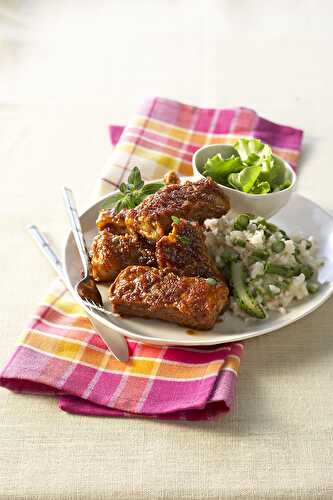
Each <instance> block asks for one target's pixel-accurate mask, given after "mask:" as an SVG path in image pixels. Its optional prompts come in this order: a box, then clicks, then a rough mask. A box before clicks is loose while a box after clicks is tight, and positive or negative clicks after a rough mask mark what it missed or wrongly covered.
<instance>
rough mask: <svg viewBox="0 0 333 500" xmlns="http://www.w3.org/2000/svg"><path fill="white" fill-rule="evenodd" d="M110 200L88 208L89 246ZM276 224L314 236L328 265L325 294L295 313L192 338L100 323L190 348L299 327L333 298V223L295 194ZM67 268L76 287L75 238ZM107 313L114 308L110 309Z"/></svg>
mask: <svg viewBox="0 0 333 500" xmlns="http://www.w3.org/2000/svg"><path fill="white" fill-rule="evenodd" d="M105 198H107V196H106V197H105ZM105 198H103V199H101V200H100V201H98V202H97V203H96V204H94V205H93V206H91V207H90V208H88V210H86V211H85V212H84V213H83V215H82V216H81V223H82V227H83V231H84V233H85V236H86V239H87V243H88V244H89V245H90V243H91V241H92V239H93V237H94V236H95V234H96V233H97V229H96V224H95V221H96V218H97V215H98V211H99V209H100V207H101V204H102V203H103V201H104V199H105ZM271 220H272V222H274V223H275V224H277V225H278V226H281V228H283V229H285V230H286V232H287V233H288V232H290V233H292V232H294V231H296V230H300V231H301V232H302V233H303V234H304V236H311V235H312V236H314V238H315V239H316V240H317V241H318V244H319V248H320V252H319V255H320V256H321V257H322V258H324V260H325V265H324V266H323V267H322V268H321V270H320V272H319V281H320V282H321V283H322V287H321V288H320V290H319V291H318V292H317V293H316V294H314V295H311V296H309V297H307V298H306V299H304V300H302V301H300V302H296V303H295V304H294V305H293V306H292V307H290V309H289V311H288V312H287V314H285V315H281V314H280V313H272V314H271V315H270V317H269V318H268V319H266V320H253V321H252V320H251V321H250V322H249V323H245V322H244V321H242V320H241V319H239V318H236V317H234V316H233V315H232V314H231V313H230V312H226V313H225V314H224V315H223V321H222V322H218V323H216V325H215V327H214V328H213V329H212V330H210V331H208V332H195V334H194V335H193V334H192V335H190V334H189V333H188V330H187V328H184V327H181V326H177V325H174V324H172V323H167V322H164V321H159V320H151V319H143V318H128V319H126V318H121V317H119V316H116V315H114V316H108V319H105V318H101V317H100V316H99V315H98V313H96V319H98V320H99V321H102V322H103V323H104V324H105V325H107V326H109V327H110V328H112V329H116V330H117V331H119V332H120V333H123V334H124V335H126V336H127V337H130V338H133V339H136V340H140V341H141V342H146V343H150V344H162V345H188V346H193V345H197V346H200V345H212V344H222V343H224V342H232V341H239V340H244V339H248V338H250V337H256V336H258V335H262V334H264V333H269V332H273V331H275V330H279V329H280V328H283V327H284V326H286V325H289V324H290V323H293V322H294V321H297V320H298V319H300V318H302V317H303V316H305V315H307V314H309V313H311V312H312V311H314V310H315V309H317V307H319V306H320V305H321V304H323V302H325V301H326V300H327V299H328V298H329V297H330V295H331V294H332V292H333V219H332V217H331V216H330V215H329V214H327V213H326V212H325V211H324V210H322V209H321V208H320V207H319V206H318V205H316V204H315V203H313V202H312V201H310V200H308V199H307V198H304V197H303V196H300V195H299V194H294V195H293V197H292V199H291V201H290V202H289V203H288V205H287V206H285V207H284V208H283V209H282V210H281V211H280V212H279V213H278V214H277V215H276V216H274V217H273V218H272V219H271ZM64 263H65V270H66V273H67V275H68V278H69V281H70V283H71V284H72V285H73V286H74V285H75V284H76V283H77V282H78V281H79V279H80V270H81V266H80V259H79V254H78V252H77V249H76V246H75V243H74V240H73V237H72V235H71V234H70V235H69V237H68V239H67V242H66V247H65V255H64ZM99 289H100V291H101V293H102V296H103V300H104V303H105V304H108V301H107V287H106V286H99ZM106 307H107V308H109V306H106ZM93 315H95V314H93Z"/></svg>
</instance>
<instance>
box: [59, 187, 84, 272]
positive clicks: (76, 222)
mask: <svg viewBox="0 0 333 500" xmlns="http://www.w3.org/2000/svg"><path fill="white" fill-rule="evenodd" d="M63 197H64V202H65V207H66V210H67V214H68V218H69V222H70V225H71V228H72V231H73V236H74V239H75V242H76V245H77V248H78V250H79V254H80V257H81V261H82V265H83V272H84V276H88V274H89V266H90V260H89V252H88V250H87V244H86V241H85V239H84V235H83V232H82V227H81V222H80V217H79V214H78V211H77V208H76V204H75V200H74V195H73V192H72V190H71V189H69V188H68V187H64V188H63Z"/></svg>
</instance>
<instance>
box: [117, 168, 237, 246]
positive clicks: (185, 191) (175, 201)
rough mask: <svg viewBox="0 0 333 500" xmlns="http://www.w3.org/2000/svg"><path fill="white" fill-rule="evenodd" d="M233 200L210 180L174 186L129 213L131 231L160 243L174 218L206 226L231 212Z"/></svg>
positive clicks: (162, 190) (128, 225) (147, 199)
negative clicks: (205, 223)
mask: <svg viewBox="0 0 333 500" xmlns="http://www.w3.org/2000/svg"><path fill="white" fill-rule="evenodd" d="M229 208H230V205H229V200H228V199H227V198H226V197H225V196H224V193H223V191H222V190H221V189H220V188H219V187H218V185H217V184H216V183H215V182H214V181H213V180H212V179H210V178H207V179H200V180H199V181H198V182H190V181H186V182H185V183H184V184H170V185H169V186H165V187H164V188H163V189H160V190H159V191H157V192H156V193H155V194H152V195H150V196H148V198H146V199H145V200H144V201H143V202H142V203H141V204H140V205H139V206H137V207H136V208H134V209H132V210H129V211H128V212H127V214H126V226H127V227H128V229H129V231H132V232H135V233H139V234H141V235H142V236H143V237H144V238H146V239H147V240H150V241H158V240H159V239H160V238H162V236H164V235H165V234H167V233H168V232H169V230H170V228H171V221H172V220H171V216H172V215H175V216H177V217H183V218H184V219H188V220H192V221H197V222H199V223H203V222H204V221H205V220H206V219H209V218H219V217H221V216H222V215H224V214H225V213H227V212H228V210H229Z"/></svg>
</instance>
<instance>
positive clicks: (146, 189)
mask: <svg viewBox="0 0 333 500" xmlns="http://www.w3.org/2000/svg"><path fill="white" fill-rule="evenodd" d="M162 187H164V184H162V182H152V183H150V184H145V185H144V186H143V187H142V188H141V189H140V194H141V195H142V196H144V197H145V198H146V197H147V196H149V195H150V194H154V193H156V192H157V191H159V190H160V189H161V188H162Z"/></svg>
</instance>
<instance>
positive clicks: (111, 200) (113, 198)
mask: <svg viewBox="0 0 333 500" xmlns="http://www.w3.org/2000/svg"><path fill="white" fill-rule="evenodd" d="M123 196H124V195H123V193H115V194H113V195H111V196H109V198H108V199H107V200H105V201H104V203H102V205H101V208H104V209H106V208H112V207H114V206H115V205H116V204H117V203H118V201H119V200H121V199H122V198H123Z"/></svg>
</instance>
